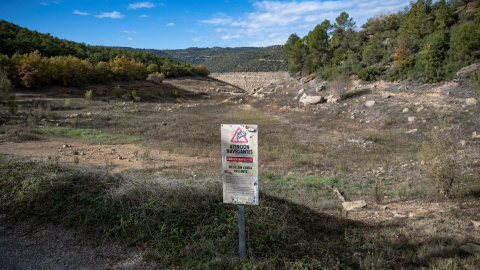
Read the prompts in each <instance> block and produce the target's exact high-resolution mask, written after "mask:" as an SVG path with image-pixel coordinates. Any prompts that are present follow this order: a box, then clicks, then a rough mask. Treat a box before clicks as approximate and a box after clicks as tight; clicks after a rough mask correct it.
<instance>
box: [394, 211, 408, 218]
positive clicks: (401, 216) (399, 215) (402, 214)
mask: <svg viewBox="0 0 480 270" xmlns="http://www.w3.org/2000/svg"><path fill="white" fill-rule="evenodd" d="M393 217H394V218H407V217H408V215H407V214H405V213H400V212H393Z"/></svg>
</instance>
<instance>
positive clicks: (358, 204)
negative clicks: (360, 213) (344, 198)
mask: <svg viewBox="0 0 480 270" xmlns="http://www.w3.org/2000/svg"><path fill="white" fill-rule="evenodd" d="M342 207H343V209H344V210H345V211H353V210H356V209H359V208H365V207H367V203H366V202H365V201H364V200H359V201H353V202H343V203H342Z"/></svg>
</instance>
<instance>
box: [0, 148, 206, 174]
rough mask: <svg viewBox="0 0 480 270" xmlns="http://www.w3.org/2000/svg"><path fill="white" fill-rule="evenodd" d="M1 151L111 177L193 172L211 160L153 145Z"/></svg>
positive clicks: (6, 149)
mask: <svg viewBox="0 0 480 270" xmlns="http://www.w3.org/2000/svg"><path fill="white" fill-rule="evenodd" d="M0 151H1V152H3V153H5V154H8V155H13V156H24V157H29V158H32V159H35V160H44V161H46V160H53V161H58V162H60V163H64V164H78V165H81V166H90V165H93V166H97V167H108V168H109V171H110V172H112V173H119V172H123V171H126V170H132V169H146V168H155V167H159V166H161V167H169V166H175V167H177V168H178V167H180V168H182V169H187V168H190V169H192V168H196V167H198V166H201V164H204V163H206V162H209V160H210V159H208V158H202V157H198V156H184V155H179V154H175V153H170V152H169V151H167V150H157V147H155V145H153V143H152V142H143V143H142V144H116V145H105V144H103V145H91V144H84V143H69V142H60V141H37V142H24V143H13V142H3V143H0Z"/></svg>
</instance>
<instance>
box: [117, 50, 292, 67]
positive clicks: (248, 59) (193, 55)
mask: <svg viewBox="0 0 480 270" xmlns="http://www.w3.org/2000/svg"><path fill="white" fill-rule="evenodd" d="M122 49H125V50H127V51H138V50H139V49H133V48H122ZM141 51H142V52H147V53H153V54H156V55H164V56H165V55H166V56H169V57H171V58H172V59H175V60H177V61H181V62H188V63H192V64H194V65H205V66H206V67H207V68H208V70H210V71H211V72H269V71H286V70H287V66H288V63H287V59H286V56H285V52H284V50H283V46H280V45H277V46H270V47H265V48H263V47H239V48H220V47H213V48H188V49H183V50H152V49H141Z"/></svg>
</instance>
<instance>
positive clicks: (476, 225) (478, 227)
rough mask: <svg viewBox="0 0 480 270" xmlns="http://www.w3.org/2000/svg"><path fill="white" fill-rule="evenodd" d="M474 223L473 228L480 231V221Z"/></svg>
mask: <svg viewBox="0 0 480 270" xmlns="http://www.w3.org/2000/svg"><path fill="white" fill-rule="evenodd" d="M472 223H473V228H474V229H475V230H478V229H480V221H475V220H472Z"/></svg>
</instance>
